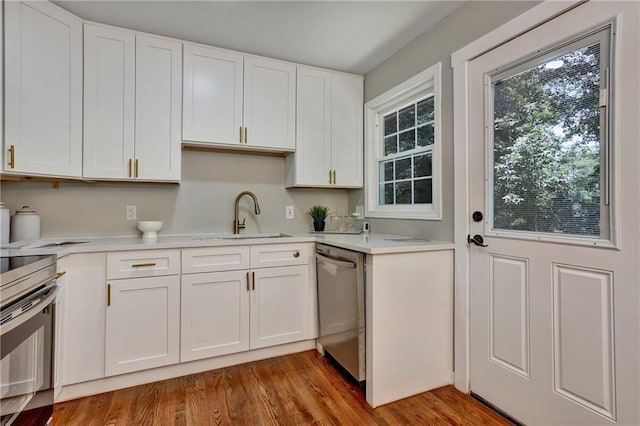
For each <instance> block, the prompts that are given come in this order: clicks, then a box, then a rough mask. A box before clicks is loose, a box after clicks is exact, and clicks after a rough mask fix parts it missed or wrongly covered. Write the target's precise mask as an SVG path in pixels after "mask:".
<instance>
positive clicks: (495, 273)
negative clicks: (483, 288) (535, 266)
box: [489, 254, 531, 378]
mask: <svg viewBox="0 0 640 426" xmlns="http://www.w3.org/2000/svg"><path fill="white" fill-rule="evenodd" d="M489 259H490V260H489V262H490V269H489V359H490V360H491V361H493V362H495V363H496V364H498V365H500V366H501V367H503V368H506V369H507V370H509V371H511V372H513V373H515V374H518V375H520V376H523V377H526V378H529V377H530V366H529V360H530V358H531V357H530V347H531V345H530V338H529V302H530V300H529V260H528V259H522V258H516V257H507V256H500V255H494V254H490V255H489Z"/></svg>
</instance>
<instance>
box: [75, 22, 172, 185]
mask: <svg viewBox="0 0 640 426" xmlns="http://www.w3.org/2000/svg"><path fill="white" fill-rule="evenodd" d="M84 40H85V44H84V63H85V65H84V66H85V83H84V87H85V92H84V116H85V118H84V172H83V175H84V177H85V178H90V179H114V180H120V179H125V180H129V179H134V180H144V181H179V180H180V167H181V163H180V162H181V146H180V145H181V140H180V120H181V101H182V100H181V97H182V92H181V88H182V65H181V61H182V50H181V49H182V46H181V43H179V42H175V41H172V40H166V39H163V38H156V37H149V36H144V35H140V34H136V33H134V32H131V31H127V30H121V29H118V28H112V27H105V26H101V25H93V24H85V30H84Z"/></svg>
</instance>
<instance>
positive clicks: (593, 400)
mask: <svg viewBox="0 0 640 426" xmlns="http://www.w3.org/2000/svg"><path fill="white" fill-rule="evenodd" d="M612 295H613V272H612V271H599V270H595V269H591V268H586V267H581V266H569V265H561V264H555V263H554V264H553V330H552V333H553V364H554V368H553V383H554V391H555V392H556V393H558V394H559V395H562V396H564V397H566V398H568V399H570V400H572V401H574V402H576V403H578V404H580V405H583V406H585V407H587V408H588V409H590V410H592V411H595V412H596V413H598V414H601V415H603V416H605V417H607V418H610V419H611V420H614V421H615V419H616V416H615V407H616V393H615V388H616V385H615V365H614V359H615V348H614V344H613V342H614V337H613V330H614V329H613V297H612ZM595 330H599V331H600V332H599V333H598V334H597V335H596V336H593V334H594V332H595ZM594 337H596V338H594ZM578 351H579V353H577V352H578ZM575 359H580V363H579V364H577V363H572V362H565V360H567V361H569V360H575ZM585 372H589V374H585Z"/></svg>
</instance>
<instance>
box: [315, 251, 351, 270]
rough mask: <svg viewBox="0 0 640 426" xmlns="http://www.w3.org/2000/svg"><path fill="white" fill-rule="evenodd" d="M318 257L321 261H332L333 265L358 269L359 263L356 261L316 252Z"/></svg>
mask: <svg viewBox="0 0 640 426" xmlns="http://www.w3.org/2000/svg"><path fill="white" fill-rule="evenodd" d="M316 258H317V259H318V260H319V261H320V262H324V263H330V264H332V265H336V266H340V267H341V268H347V269H356V267H357V265H356V264H355V263H354V262H349V261H347V260H338V259H334V258H333V257H328V256H325V255H323V254H320V253H317V252H316Z"/></svg>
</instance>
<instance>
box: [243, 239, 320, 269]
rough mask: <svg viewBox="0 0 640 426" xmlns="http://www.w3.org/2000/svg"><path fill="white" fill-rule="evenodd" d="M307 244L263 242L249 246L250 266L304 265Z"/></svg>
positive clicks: (307, 253)
mask: <svg viewBox="0 0 640 426" xmlns="http://www.w3.org/2000/svg"><path fill="white" fill-rule="evenodd" d="M310 252H311V251H310V245H309V244H265V245H259V246H253V247H251V267H252V268H268V267H271V266H293V265H306V264H307V263H309V253H310Z"/></svg>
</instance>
